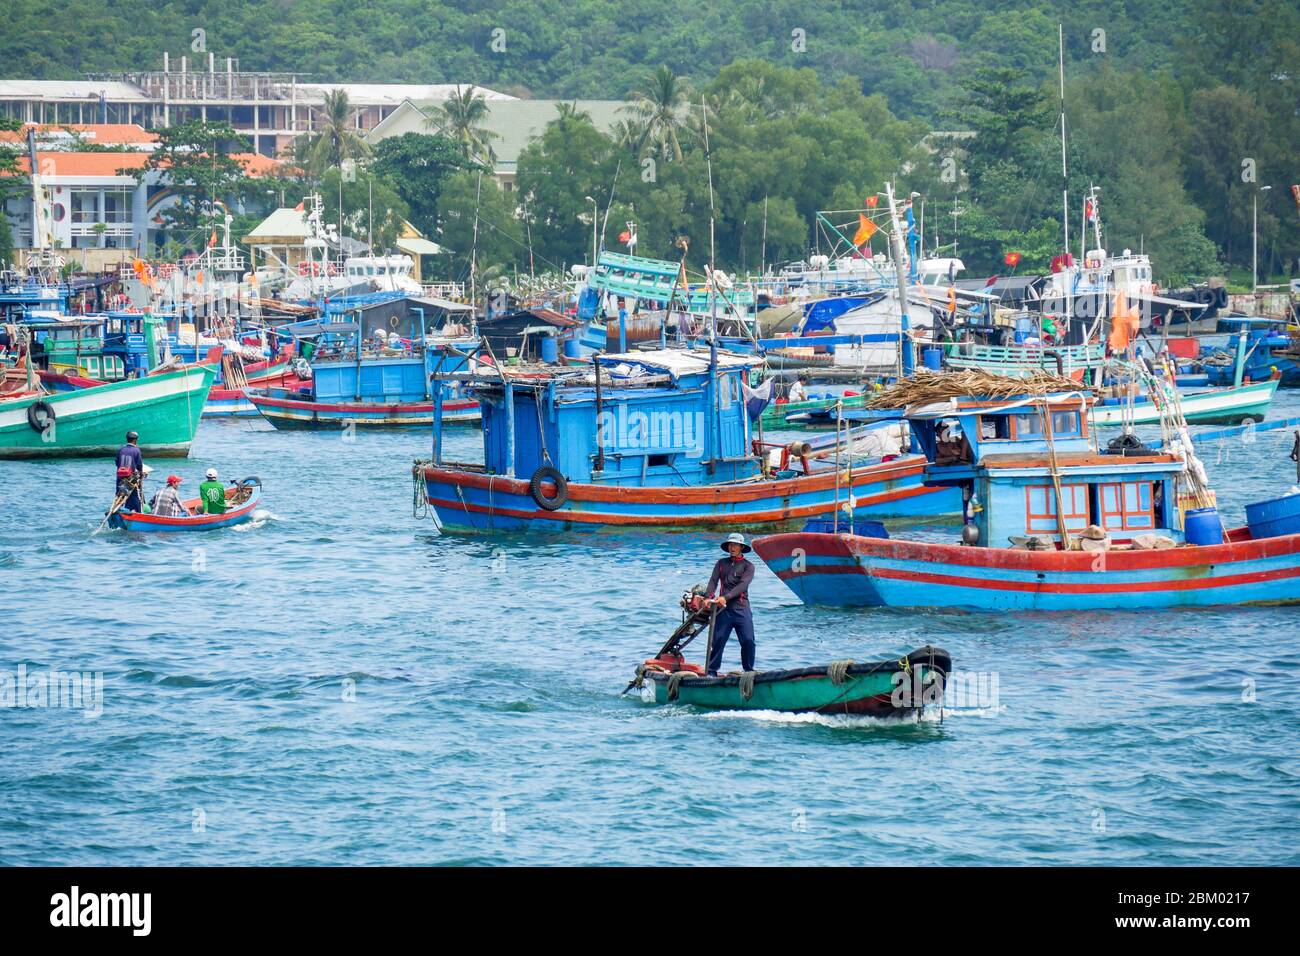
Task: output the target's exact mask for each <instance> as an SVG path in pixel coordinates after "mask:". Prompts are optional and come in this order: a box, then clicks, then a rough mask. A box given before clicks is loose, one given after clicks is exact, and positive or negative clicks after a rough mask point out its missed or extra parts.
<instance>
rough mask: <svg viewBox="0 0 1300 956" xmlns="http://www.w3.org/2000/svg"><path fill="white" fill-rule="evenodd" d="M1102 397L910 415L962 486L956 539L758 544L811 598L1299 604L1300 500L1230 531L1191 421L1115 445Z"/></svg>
mask: <svg viewBox="0 0 1300 956" xmlns="http://www.w3.org/2000/svg"><path fill="white" fill-rule="evenodd" d="M1004 381H1005V380H1004ZM1063 384H1064V387H1065V388H1068V383H1063ZM900 387H901V386H900ZM1091 400H1092V399H1091V396H1090V395H1088V394H1086V393H1084V392H1080V391H1064V390H1061V391H1055V392H1044V393H1041V394H1028V395H1019V396H1016V395H1008V394H1006V392H1005V391H1004V392H1001V393H998V394H997V395H988V394H982V395H972V396H960V395H948V396H945V397H931V398H929V399H928V400H924V401H921V402H919V403H917V404H915V405H913V406H911V407H909V408H908V409H907V411H906V417H907V419H908V421H909V423H910V425H911V426H912V429H913V434H914V435H915V436H916V437H917V440H918V442H919V443H920V445H921V446H922V447H923V448H924V449H925V453H926V457H927V458H928V460H929V464H928V465H927V466H926V469H925V480H926V483H927V484H930V485H939V486H944V487H949V488H955V489H958V490H959V491H960V493H961V495H962V500H963V517H964V524H963V527H962V529H961V534H960V538H959V540H958V541H956V542H952V543H947V542H939V541H931V540H899V539H895V538H890V537H888V532H886V531H884V530H883V529H876V530H875V532H874V533H873V534H870V535H868V534H835V533H824V532H817V531H806V532H799V533H793V534H778V535H771V536H767V537H762V538H759V539H758V540H756V541H755V542H754V549H755V550H756V551H757V552H758V554H759V556H760V557H761V558H762V559H763V561H764V562H765V563H766V564H767V566H768V567H769V568H771V569H772V571H773V572H774V573H775V574H776V575H777V577H779V578H780V579H781V580H782V581H784V582H785V583H786V584H787V585H788V586H789V587H790V589H791V590H792V591H794V593H795V594H796V595H798V596H799V598H800V599H801V600H802V601H804V602H805V603H808V604H828V605H861V606H882V607H945V608H966V609H977V610H986V611H999V610H1050V611H1066V610H1087V609H1095V608H1129V609H1146V608H1168V607H1204V606H1210V605H1222V604H1281V603H1296V602H1300V495H1293V496H1290V497H1289V498H1287V499H1281V501H1280V502H1279V503H1272V511H1271V513H1270V514H1269V516H1268V520H1265V519H1264V518H1259V519H1257V520H1252V521H1250V522H1248V524H1247V525H1246V526H1243V527H1240V528H1234V529H1232V530H1228V531H1224V529H1223V527H1222V524H1221V522H1220V519H1219V515H1218V512H1217V510H1216V509H1215V507H1214V496H1213V493H1212V492H1211V491H1209V489H1208V488H1207V487H1206V484H1205V477H1204V466H1203V464H1202V463H1201V462H1200V461H1199V459H1198V458H1197V457H1196V455H1195V452H1194V450H1193V449H1192V446H1191V441H1190V439H1189V437H1188V435H1187V430H1186V427H1185V422H1184V423H1181V424H1180V423H1177V422H1173V423H1171V424H1172V426H1173V428H1172V434H1174V435H1176V436H1177V437H1176V438H1175V439H1174V440H1173V441H1172V442H1171V444H1170V445H1169V446H1168V447H1167V448H1162V449H1160V450H1156V449H1151V448H1148V447H1145V446H1143V445H1141V444H1140V443H1136V442H1131V443H1121V444H1117V445H1116V444H1112V445H1108V446H1107V447H1104V448H1101V447H1098V446H1097V445H1095V444H1094V443H1093V442H1092V441H1090V435H1089V428H1088V415H1087V410H1088V405H1089V404H1090V402H1091ZM1252 507H1255V506H1252ZM1249 515H1250V509H1249V508H1248V516H1249Z"/></svg>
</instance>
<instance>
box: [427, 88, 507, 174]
mask: <svg viewBox="0 0 1300 956" xmlns="http://www.w3.org/2000/svg"><path fill="white" fill-rule="evenodd" d="M487 114H488V105H487V99H486V98H485V97H484V96H483V94H482V93H480V92H479V91H478V90H476V89H474V87H472V86H461V87H457V89H456V92H454V93H453V94H452V95H451V96H449V97H448V98H447V99H446V101H445V102H444V103H443V104H442V106H439V107H435V108H434V111H433V116H431V117H430V119H429V128H430V129H435V130H438V131H439V132H440V133H441V134H442V135H443V136H445V137H447V138H448V139H450V140H451V141H452V142H454V143H456V145H457V146H458V147H459V149H460V152H461V155H462V156H463V157H464V158H465V159H466V160H475V161H479V162H484V163H489V164H490V163H491V162H492V161H493V160H494V159H496V153H495V152H494V151H493V149H492V140H494V139H496V138H497V134H496V133H494V132H492V131H491V130H489V129H486V128H485V127H484V125H483V124H484V122H485V121H486V119H487Z"/></svg>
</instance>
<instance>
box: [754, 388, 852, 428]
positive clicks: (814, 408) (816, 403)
mask: <svg viewBox="0 0 1300 956" xmlns="http://www.w3.org/2000/svg"><path fill="white" fill-rule="evenodd" d="M837 401H839V402H843V403H844V408H846V409H849V408H861V407H862V406H863V405H864V404H865V403H866V401H867V396H866V395H847V396H845V397H844V398H840V399H835V398H810V399H808V400H807V401H803V402H773V403H772V404H770V405H768V406H767V408H765V409H763V427H764V428H803V427H807V423H804V422H792V421H790V420H789V419H790V418H791V417H792V416H795V415H803V414H805V413H809V412H814V413H815V412H825V411H829V410H831V409H834V408H835V403H836V402H837ZM829 421H830V423H831V424H832V425H833V424H834V423H835V420H834V417H831V418H830V419H829Z"/></svg>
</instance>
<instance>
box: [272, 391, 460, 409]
mask: <svg viewBox="0 0 1300 956" xmlns="http://www.w3.org/2000/svg"><path fill="white" fill-rule="evenodd" d="M248 400H249V401H250V402H252V403H253V404H254V405H265V406H267V407H269V408H284V409H288V410H289V411H303V412H357V413H362V412H372V413H373V412H429V413H432V412H433V405H432V403H430V404H428V405H425V404H419V405H400V404H397V405H390V404H384V403H380V402H373V403H365V402H362V403H358V404H354V405H335V404H325V403H322V402H297V401H293V400H291V399H284V398H266V397H265V396H261V395H249V396H248ZM477 408H478V402H443V405H442V410H443V411H444V412H463V411H468V410H470V409H477Z"/></svg>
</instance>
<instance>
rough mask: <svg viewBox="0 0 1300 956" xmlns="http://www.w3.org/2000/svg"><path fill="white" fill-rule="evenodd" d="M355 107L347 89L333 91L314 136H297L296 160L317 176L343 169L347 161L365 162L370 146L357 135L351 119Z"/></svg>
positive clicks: (321, 114)
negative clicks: (362, 160)
mask: <svg viewBox="0 0 1300 956" xmlns="http://www.w3.org/2000/svg"><path fill="white" fill-rule="evenodd" d="M352 113H353V111H352V105H351V104H350V103H349V102H348V94H347V92H346V91H345V90H330V91H329V92H328V93H326V94H325V104H324V106H323V107H322V108H321V109H320V111H319V113H318V115H319V117H320V124H319V127H318V128H317V131H316V133H315V134H313V135H311V136H300V137H298V143H297V144H296V146H295V148H294V158H295V159H296V160H297V161H298V162H299V163H301V164H302V165H303V166H305V167H306V168H307V170H308V171H309V172H311V173H313V174H314V175H316V176H320V175H322V174H323V173H324V172H325V170H327V169H331V168H333V167H339V168H342V166H343V162H344V160H348V159H351V160H357V159H364V158H366V157H367V156H369V155H370V144H369V143H367V142H366V141H365V140H364V139H363V138H362V136H361V134H360V133H359V132H357V129H356V125H355V123H354V122H353V119H352Z"/></svg>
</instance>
